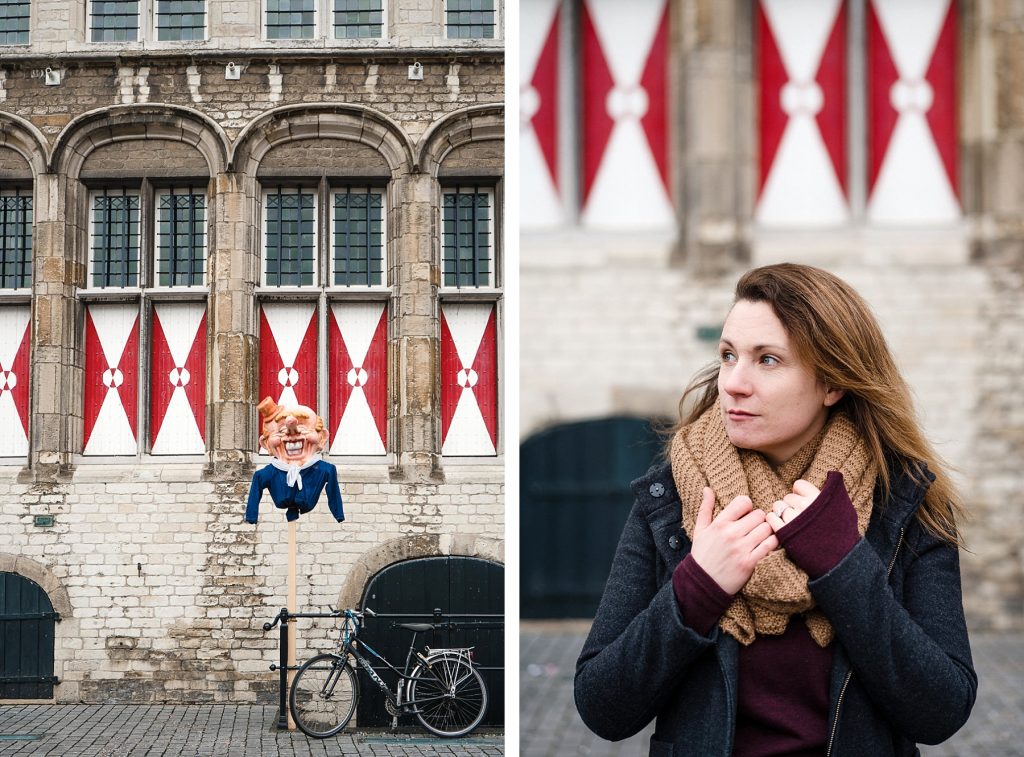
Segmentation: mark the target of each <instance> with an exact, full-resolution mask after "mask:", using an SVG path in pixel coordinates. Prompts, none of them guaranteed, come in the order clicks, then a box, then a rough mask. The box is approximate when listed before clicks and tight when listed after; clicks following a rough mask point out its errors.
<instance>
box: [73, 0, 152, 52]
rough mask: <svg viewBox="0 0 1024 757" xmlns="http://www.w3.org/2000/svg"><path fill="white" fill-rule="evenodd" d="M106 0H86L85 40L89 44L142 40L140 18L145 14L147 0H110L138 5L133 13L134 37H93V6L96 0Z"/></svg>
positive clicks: (103, 0)
mask: <svg viewBox="0 0 1024 757" xmlns="http://www.w3.org/2000/svg"><path fill="white" fill-rule="evenodd" d="M107 1H108V0H87V3H86V15H85V40H86V42H88V43H89V44H93V45H124V44H131V43H139V42H142V41H143V29H144V28H145V27H144V26H143V22H142V18H143V15H144V14H145V5H146V3H147V0H111V1H116V2H135V3H136V5H137V6H138V10H137V11H136V14H135V39H93V38H92V34H93V19H94V18H95V17H96V14H94V13H93V6H94V5H95V4H96V3H98V2H107Z"/></svg>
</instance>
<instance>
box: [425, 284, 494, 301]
mask: <svg viewBox="0 0 1024 757" xmlns="http://www.w3.org/2000/svg"><path fill="white" fill-rule="evenodd" d="M437 296H438V297H439V298H440V299H441V300H450V301H458V302H497V301H498V300H500V299H501V297H502V290H501V289H497V288H494V287H475V288H470V287H464V288H462V289H458V288H455V287H446V288H442V289H439V290H438V292H437Z"/></svg>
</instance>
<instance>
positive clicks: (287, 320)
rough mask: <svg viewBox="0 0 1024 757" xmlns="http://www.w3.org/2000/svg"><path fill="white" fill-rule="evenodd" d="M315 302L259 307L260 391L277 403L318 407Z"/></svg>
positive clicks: (273, 304)
mask: <svg viewBox="0 0 1024 757" xmlns="http://www.w3.org/2000/svg"><path fill="white" fill-rule="evenodd" d="M317 333H318V324H317V318H316V305H315V304H314V303H312V302H298V303H279V302H266V303H264V304H263V306H262V308H261V309H260V393H259V397H260V399H261V400H262V399H263V398H264V397H273V398H274V401H275V402H277V403H278V404H280V405H306V406H307V407H310V408H312V409H313V410H316V411H317V412H319V410H318V408H317Z"/></svg>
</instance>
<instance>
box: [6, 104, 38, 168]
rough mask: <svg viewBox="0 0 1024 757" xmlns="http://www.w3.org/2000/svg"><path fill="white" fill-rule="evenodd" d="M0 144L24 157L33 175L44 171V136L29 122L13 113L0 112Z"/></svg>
mask: <svg viewBox="0 0 1024 757" xmlns="http://www.w3.org/2000/svg"><path fill="white" fill-rule="evenodd" d="M0 146H2V147H9V148H10V149H12V150H14V151H15V152H16V153H18V154H19V155H21V157H23V158H24V159H25V162H26V163H28V164H29V166H30V167H31V168H32V174H33V176H34V177H38V176H39V175H40V174H43V173H46V165H47V155H48V153H49V150H48V148H47V142H46V137H45V136H44V135H43V133H42V132H41V131H39V129H37V128H36V126H35V125H34V124H33V123H32V122H31V121H27V120H25V119H24V118H22V117H21V116H16V115H14V114H13V113H3V112H0Z"/></svg>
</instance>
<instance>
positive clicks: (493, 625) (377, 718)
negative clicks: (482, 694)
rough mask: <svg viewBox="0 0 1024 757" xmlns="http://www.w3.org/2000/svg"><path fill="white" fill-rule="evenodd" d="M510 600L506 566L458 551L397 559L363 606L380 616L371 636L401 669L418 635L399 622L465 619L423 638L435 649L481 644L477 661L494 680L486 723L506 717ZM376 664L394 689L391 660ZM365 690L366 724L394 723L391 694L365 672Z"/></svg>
mask: <svg viewBox="0 0 1024 757" xmlns="http://www.w3.org/2000/svg"><path fill="white" fill-rule="evenodd" d="M504 605H505V569H504V566H502V565H500V564H498V563H495V562H490V561H489V560H483V559H481V558H478V557H463V556H456V555H451V556H437V557H422V558H417V559H413V560H404V561H402V562H397V563H393V564H391V565H389V566H387V567H385V568H384V569H382V570H381V571H379V572H378V573H376V574H375V575H373V576H372V577H371V578H370V580H369V581H368V582H367V584H366V589H365V590H364V592H363V597H362V601H361V602H360V607H363V608H366V607H369V608H370V609H372V610H373V611H374V612H375V613H377V616H376V617H373V618H371V617H367V618H366V620H365V626H364V632H365V637H366V640H367V641H368V642H369V643H370V645H371V646H372V647H373V648H374V649H376V650H377V651H378V652H380V653H381V654H383V655H384V656H385V657H387V658H388V660H390V661H391V663H392V664H394V665H395V666H396V667H399V668H400V667H401V666H402V663H403V662H404V661H405V654H406V652H407V651H408V649H409V641H410V639H411V638H412V634H411V633H410V632H409V631H406V630H403V629H400V628H392V625H393V624H394V623H429V622H437V621H452V622H454V623H458V624H460V625H461V626H462V627H461V628H459V629H458V630H454V631H443V632H438V633H437V634H436V635H435V637H434V638H433V639H431V638H429V636H430V635H429V634H421V635H420V636H419V638H418V641H419V642H420V643H421V644H422V643H427V644H429V645H430V646H432V647H474V648H475V650H474V660H475V662H476V664H477V666H479V668H480V672H481V673H482V674H483V677H484V681H485V682H486V684H487V695H488V702H489V703H488V705H487V713H486V714H485V716H484V720H483V724H484V725H501V724H502V723H503V722H504V710H505V697H504V689H505V668H504V653H505V632H504ZM438 610H439V611H440V612H439V613H438V612H436V611H438ZM374 669H375V670H376V671H377V674H378V675H380V676H381V677H382V678H383V679H384V681H385V682H387V684H388V685H389V686H390V687H392V688H393V687H394V684H395V680H394V679H395V676H394V674H393V673H391V672H390V671H389V670H388V669H387V668H385V667H384V666H383V665H381V666H379V667H376V666H375V668H374ZM359 688H360V691H361V693H362V697H361V698H360V701H359V710H358V712H357V713H356V717H357V718H358V723H359V725H360V726H377V725H380V726H385V725H390V723H391V716H390V715H389V714H388V713H387V710H385V709H384V697H383V695H382V694H381V693H380V690H379V689H378V688H377V687H376V685H374V683H373V682H372V681H371V680H370V679H369V676H367V675H366V674H365V673H364V672H363V671H362V670H360V671H359ZM411 722H413V721H412V720H410V723H411Z"/></svg>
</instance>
